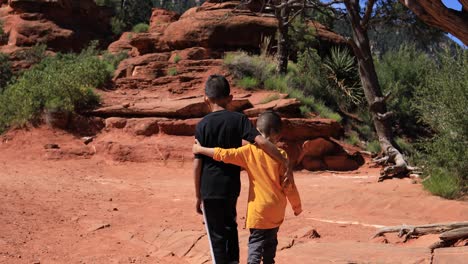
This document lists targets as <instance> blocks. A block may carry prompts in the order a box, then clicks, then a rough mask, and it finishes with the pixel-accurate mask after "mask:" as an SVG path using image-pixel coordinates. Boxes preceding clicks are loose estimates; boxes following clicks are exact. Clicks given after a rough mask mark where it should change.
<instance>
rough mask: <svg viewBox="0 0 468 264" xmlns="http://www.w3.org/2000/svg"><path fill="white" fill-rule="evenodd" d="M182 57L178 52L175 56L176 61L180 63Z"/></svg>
mask: <svg viewBox="0 0 468 264" xmlns="http://www.w3.org/2000/svg"><path fill="white" fill-rule="evenodd" d="M181 59H182V58H181V57H180V56H179V54H176V55H175V56H174V63H178V62H179V61H180V60H181Z"/></svg>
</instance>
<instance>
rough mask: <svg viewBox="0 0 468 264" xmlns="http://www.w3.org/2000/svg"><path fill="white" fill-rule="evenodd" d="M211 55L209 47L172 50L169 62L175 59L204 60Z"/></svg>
mask: <svg viewBox="0 0 468 264" xmlns="http://www.w3.org/2000/svg"><path fill="white" fill-rule="evenodd" d="M212 55H214V54H212V52H211V51H210V50H209V49H206V48H202V47H193V48H188V49H184V50H175V51H173V52H172V55H171V58H170V59H169V62H173V63H176V61H177V60H206V59H210V58H211V57H212ZM176 58H177V59H176Z"/></svg>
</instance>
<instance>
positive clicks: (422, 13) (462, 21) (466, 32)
mask: <svg viewBox="0 0 468 264" xmlns="http://www.w3.org/2000/svg"><path fill="white" fill-rule="evenodd" d="M400 2H401V3H402V4H403V5H405V6H406V7H408V8H409V9H411V11H413V12H414V13H415V14H416V15H417V16H418V17H419V18H420V19H421V20H422V21H424V22H425V23H426V24H428V25H431V26H434V27H437V28H439V29H441V30H443V31H445V32H449V33H451V34H452V35H454V36H455V37H457V38H459V39H460V40H461V41H462V42H463V43H464V44H465V45H468V16H467V15H466V13H465V12H466V11H465V12H463V11H456V10H453V9H451V8H447V7H446V6H445V5H444V4H443V3H442V1H440V0H400ZM467 2H468V1H466V0H464V1H463V2H462V4H463V9H464V10H466V9H467V7H468V6H467V5H466V4H468V3H467Z"/></svg>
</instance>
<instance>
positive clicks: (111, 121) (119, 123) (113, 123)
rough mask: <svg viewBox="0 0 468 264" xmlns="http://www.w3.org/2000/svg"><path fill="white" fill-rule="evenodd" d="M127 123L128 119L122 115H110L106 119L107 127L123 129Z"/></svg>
mask: <svg viewBox="0 0 468 264" xmlns="http://www.w3.org/2000/svg"><path fill="white" fill-rule="evenodd" d="M126 125H127V119H126V118H121V117H109V118H107V119H106V121H105V126H106V129H112V128H117V129H122V128H124V127H125V126H126Z"/></svg>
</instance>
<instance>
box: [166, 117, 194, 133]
mask: <svg viewBox="0 0 468 264" xmlns="http://www.w3.org/2000/svg"><path fill="white" fill-rule="evenodd" d="M200 120H201V119H200V118H196V119H185V120H167V121H160V122H159V123H158V125H159V131H160V132H161V133H164V134H167V135H174V136H193V135H195V127H196V126H197V124H198V122H200Z"/></svg>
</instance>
